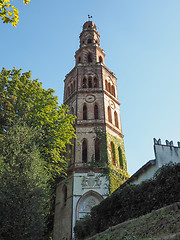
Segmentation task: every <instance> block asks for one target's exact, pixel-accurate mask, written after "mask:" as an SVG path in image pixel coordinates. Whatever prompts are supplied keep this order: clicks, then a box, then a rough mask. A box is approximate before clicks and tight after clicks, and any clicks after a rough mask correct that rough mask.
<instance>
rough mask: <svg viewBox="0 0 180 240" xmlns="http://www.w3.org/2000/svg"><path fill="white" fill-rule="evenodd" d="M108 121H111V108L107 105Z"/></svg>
mask: <svg viewBox="0 0 180 240" xmlns="http://www.w3.org/2000/svg"><path fill="white" fill-rule="evenodd" d="M108 121H109V122H110V123H112V116H111V108H110V106H109V107H108Z"/></svg>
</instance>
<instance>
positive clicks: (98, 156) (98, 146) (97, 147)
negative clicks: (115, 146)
mask: <svg viewBox="0 0 180 240" xmlns="http://www.w3.org/2000/svg"><path fill="white" fill-rule="evenodd" d="M94 148H95V161H96V162H99V161H100V144H99V140H98V139H96V140H95V146H94Z"/></svg>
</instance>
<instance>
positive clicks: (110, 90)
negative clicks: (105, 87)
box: [109, 84, 113, 95]
mask: <svg viewBox="0 0 180 240" xmlns="http://www.w3.org/2000/svg"><path fill="white" fill-rule="evenodd" d="M109 92H110V93H111V94H112V85H111V84H110V89H109ZM112 95H113V94H112Z"/></svg>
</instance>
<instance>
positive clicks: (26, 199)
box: [0, 122, 50, 240]
mask: <svg viewBox="0 0 180 240" xmlns="http://www.w3.org/2000/svg"><path fill="white" fill-rule="evenodd" d="M36 135H37V134H36V131H35V130H34V129H32V128H30V127H28V126H27V125H26V124H24V123H22V122H21V123H18V124H15V125H14V126H12V127H10V128H9V129H8V131H7V132H6V133H5V134H4V135H3V141H2V142H1V145H0V239H1V240H14V239H18V240H31V239H32V240H41V239H42V240H43V239H45V236H44V230H45V217H46V215H47V213H48V204H49V203H48V202H49V198H50V194H49V193H50V191H49V187H48V180H49V177H48V174H47V171H46V170H45V168H44V161H43V159H41V157H40V154H39V152H38V148H37V143H36V137H37V136H36Z"/></svg>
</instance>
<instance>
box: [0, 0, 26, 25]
mask: <svg viewBox="0 0 180 240" xmlns="http://www.w3.org/2000/svg"><path fill="white" fill-rule="evenodd" d="M30 1H31V0H23V3H24V4H25V5H27V4H28V3H29V2H30ZM0 17H1V18H2V20H3V23H11V24H12V26H15V27H16V26H17V23H18V21H19V11H18V9H17V8H16V7H15V6H14V5H12V4H11V1H10V0H0Z"/></svg>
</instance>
